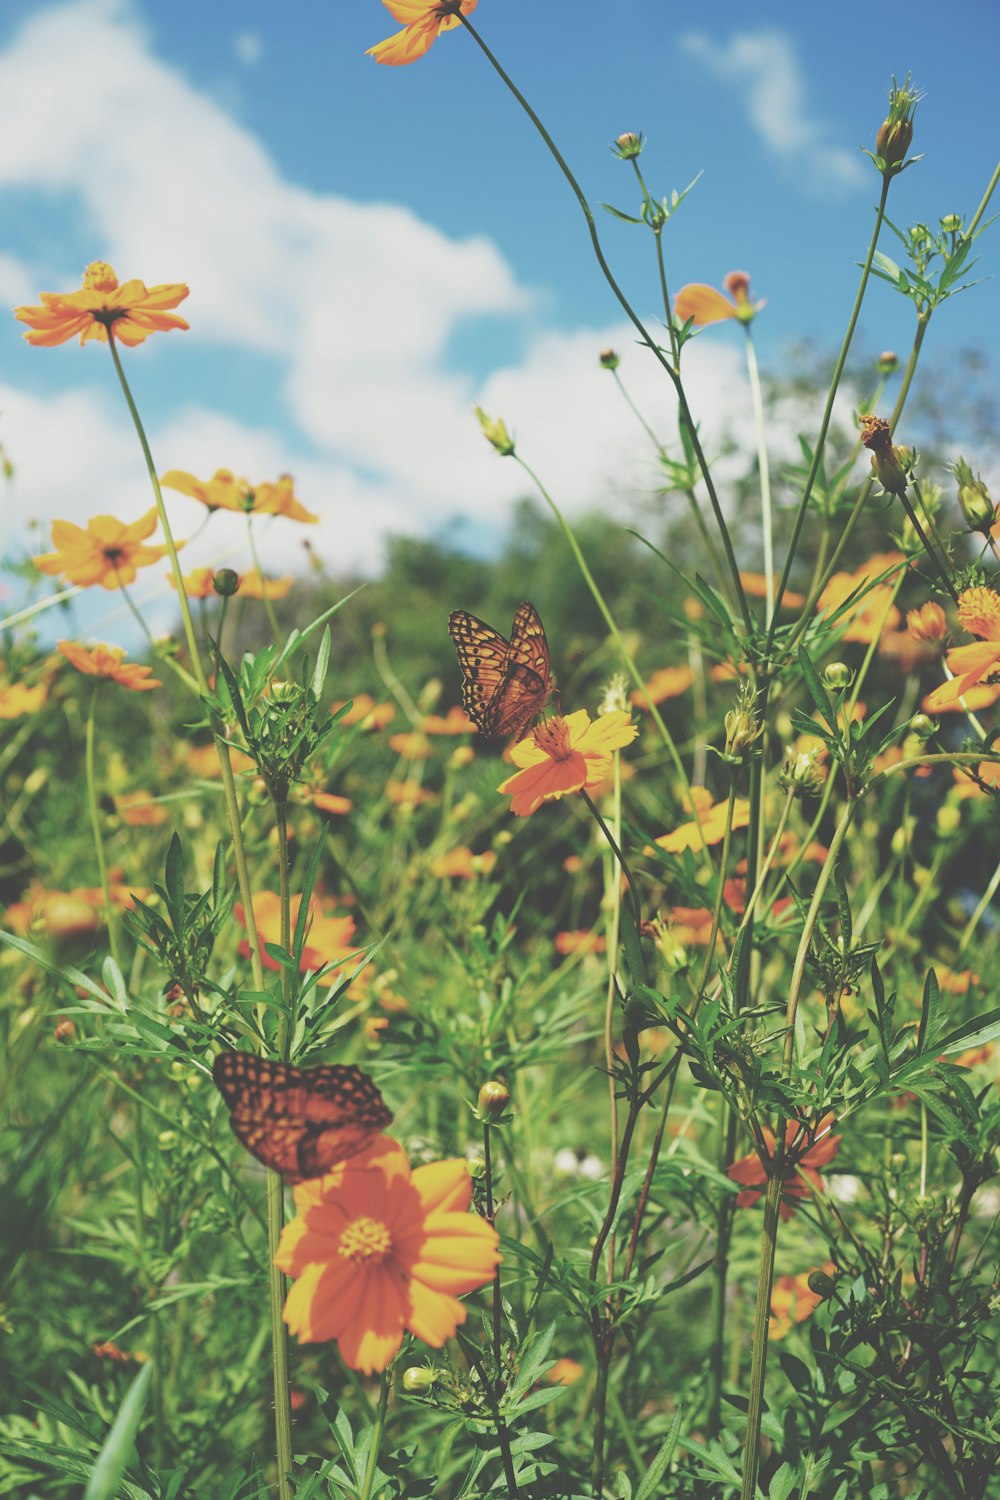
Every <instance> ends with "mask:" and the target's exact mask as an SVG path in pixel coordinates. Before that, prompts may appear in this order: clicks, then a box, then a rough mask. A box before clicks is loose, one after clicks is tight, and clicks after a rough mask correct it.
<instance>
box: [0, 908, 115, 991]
mask: <svg viewBox="0 0 1000 1500" xmlns="http://www.w3.org/2000/svg"><path fill="white" fill-rule="evenodd" d="M0 943H6V944H7V947H8V948H14V949H16V950H17V952H18V953H23V954H24V956H25V957H26V958H30V959H32V960H33V961H34V962H35V963H36V964H38V966H39V968H41V969H44V970H45V972H46V973H47V974H54V975H55V976H56V978H57V979H61V980H63V982H64V983H65V984H69V985H72V986H74V987H75V988H76V989H80V990H86V992H87V994H88V995H93V997H94V999H95V1000H100V1002H101V1004H102V1005H107V1006H109V1007H110V1006H112V1005H113V1001H112V999H111V996H110V995H109V994H108V992H107V990H102V989H101V987H100V985H99V984H95V983H94V981H93V980H92V979H91V978H89V977H88V975H86V974H84V973H83V971H82V970H81V969H74V968H73V966H72V965H71V964H70V965H66V964H63V965H60V964H54V963H53V962H52V960H51V958H49V956H48V954H47V953H45V952H44V950H43V949H41V948H38V947H36V945H35V944H34V943H29V942H28V940H27V938H23V937H18V936H17V934H16V933H13V932H7V931H5V929H4V928H2V927H0Z"/></svg>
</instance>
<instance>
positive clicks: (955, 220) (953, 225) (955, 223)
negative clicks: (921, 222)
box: [941, 214, 962, 234]
mask: <svg viewBox="0 0 1000 1500" xmlns="http://www.w3.org/2000/svg"><path fill="white" fill-rule="evenodd" d="M941 228H942V229H943V230H944V232H945V234H959V233H960V232H961V229H962V215H961V214H945V216H944V218H943V219H942V220H941Z"/></svg>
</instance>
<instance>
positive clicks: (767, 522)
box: [743, 323, 774, 629]
mask: <svg viewBox="0 0 1000 1500" xmlns="http://www.w3.org/2000/svg"><path fill="white" fill-rule="evenodd" d="M743 327H744V329H745V330H746V336H747V375H748V377H749V380H750V395H751V397H752V399H753V419H754V426H755V427H756V429H757V468H758V470H759V472H760V506H761V522H762V525H763V530H764V593H765V602H764V623H765V625H766V626H767V627H768V629H770V627H771V621H772V620H773V618H774V529H773V523H772V519H771V469H770V465H769V464H768V460H767V437H766V434H765V431H764V401H763V398H762V396H761V390H760V372H759V370H758V369H757V352H756V350H755V349H754V343H753V333H752V332H751V328H750V324H749V323H744V325H743Z"/></svg>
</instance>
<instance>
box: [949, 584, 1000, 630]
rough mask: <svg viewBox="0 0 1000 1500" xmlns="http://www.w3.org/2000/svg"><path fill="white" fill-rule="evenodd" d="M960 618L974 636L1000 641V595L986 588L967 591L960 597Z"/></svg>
mask: <svg viewBox="0 0 1000 1500" xmlns="http://www.w3.org/2000/svg"><path fill="white" fill-rule="evenodd" d="M958 618H959V620H960V621H961V623H962V626H963V628H964V629H966V630H970V631H971V632H972V634H973V635H981V636H983V637H985V639H986V640H990V641H992V640H997V639H1000V594H997V593H995V592H994V590H993V589H989V588H984V587H977V588H971V589H966V590H965V592H964V593H963V594H962V595H961V596H960V597H959V601H958Z"/></svg>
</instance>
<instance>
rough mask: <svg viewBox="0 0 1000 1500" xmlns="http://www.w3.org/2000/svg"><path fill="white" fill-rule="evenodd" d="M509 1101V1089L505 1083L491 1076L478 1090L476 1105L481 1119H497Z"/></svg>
mask: <svg viewBox="0 0 1000 1500" xmlns="http://www.w3.org/2000/svg"><path fill="white" fill-rule="evenodd" d="M509 1103H510V1090H509V1089H508V1088H507V1085H506V1084H503V1083H500V1082H499V1081H498V1080H497V1079H495V1078H491V1079H490V1080H489V1081H488V1082H486V1083H484V1084H483V1086H482V1088H481V1089H480V1090H479V1098H478V1100H477V1101H476V1107H477V1109H478V1111H479V1114H480V1117H481V1118H482V1119H483V1120H492V1121H496V1120H499V1119H500V1117H501V1115H502V1114H503V1112H504V1110H505V1109H506V1108H507V1106H508V1104H509Z"/></svg>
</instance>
